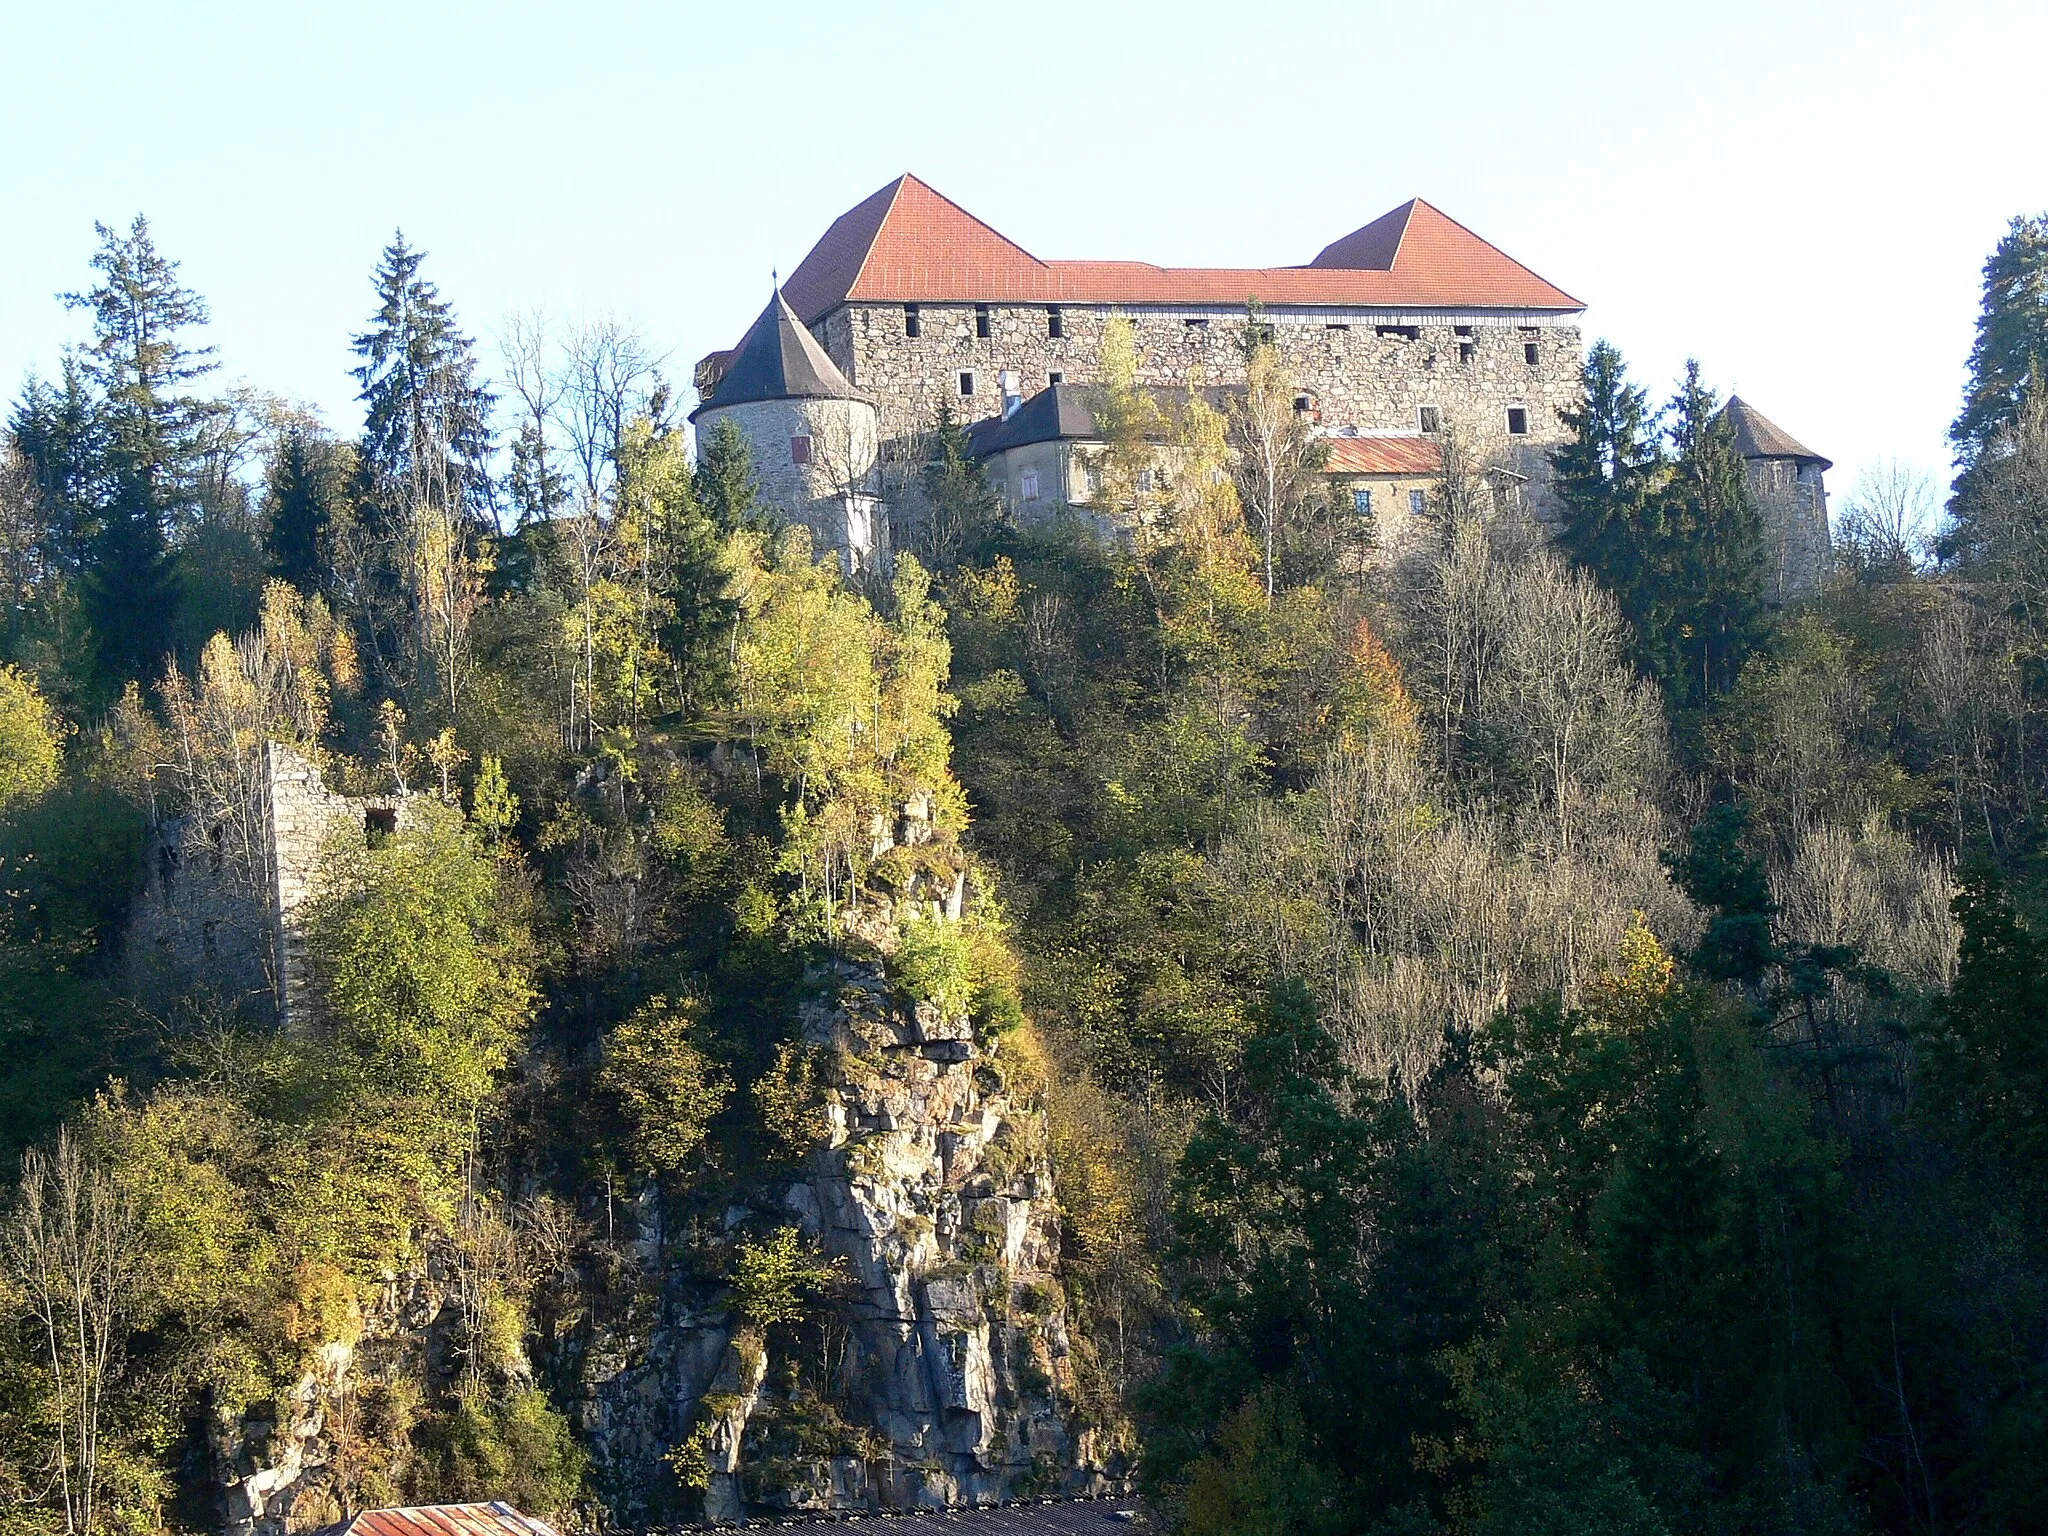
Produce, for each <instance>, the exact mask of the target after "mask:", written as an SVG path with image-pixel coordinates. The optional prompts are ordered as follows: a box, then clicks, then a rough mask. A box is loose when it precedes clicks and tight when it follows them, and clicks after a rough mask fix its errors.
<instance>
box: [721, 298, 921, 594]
mask: <svg viewBox="0 0 2048 1536" xmlns="http://www.w3.org/2000/svg"><path fill="white" fill-rule="evenodd" d="M690 420H691V422H692V423H693V424H694V425H695V426H696V428H697V440H698V442H699V444H700V445H701V444H702V443H703V441H704V438H705V436H706V434H708V433H710V432H712V431H714V430H715V429H716V428H717V427H718V425H719V423H720V422H725V421H730V422H731V423H733V424H734V425H735V426H737V427H738V428H739V429H740V431H741V432H742V433H744V434H745V436H746V439H747V446H748V448H749V449H751V450H752V453H753V459H754V474H755V476H756V478H757V479H758V480H759V481H760V486H761V496H762V499H763V500H765V501H766V502H768V503H769V504H770V505H772V506H774V507H776V508H778V509H780V510H781V512H782V513H783V514H784V515H785V516H786V517H788V518H789V519H790V520H791V521H792V522H797V523H802V524H803V525H804V526H805V527H807V528H809V529H810V531H811V539H812V542H813V544H814V546H815V547H816V548H817V549H818V550H819V551H820V552H821V553H822V552H823V551H825V550H828V549H829V550H831V551H833V552H834V553H835V554H837V555H838V556H839V558H840V560H841V562H842V563H843V564H844V565H845V567H846V569H847V571H848V573H849V574H851V573H855V572H859V571H863V570H868V569H871V568H876V567H880V566H885V565H886V564H887V562H888V555H889V547H888V545H889V532H888V519H887V518H886V517H884V516H883V508H882V503H881V495H880V484H881V482H880V476H879V470H878V462H879V457H880V451H881V435H880V427H879V421H878V418H877V416H876V413H875V407H874V403H873V402H872V401H871V400H869V399H868V398H867V397H866V396H865V395H863V394H862V393H861V392H860V391H859V390H857V389H855V388H854V387H853V386H852V385H851V384H849V383H848V382H847V380H846V375H845V374H843V373H841V372H840V371H839V368H838V366H837V365H836V364H835V363H834V362H833V361H832V359H831V358H830V357H828V356H827V355H826V353H825V349H824V348H823V347H822V346H820V345H819V344H818V341H817V338H816V337H814V336H812V335H811V333H810V331H809V330H808V329H807V328H806V327H805V325H804V323H803V322H802V321H801V320H799V319H798V318H797V317H796V313H795V311H793V310H792V309H791V308H790V307H789V305H788V304H786V303H785V302H783V298H782V290H781V289H779V288H778V289H777V290H776V291H775V294H774V296H773V297H772V298H771V299H769V301H768V307H767V308H766V309H764V310H762V311H761V318H760V319H758V320H756V321H755V322H754V324H753V328H752V329H751V330H749V331H748V332H747V335H746V339H745V340H743V341H742V342H741V343H740V344H739V346H738V347H737V348H736V349H735V351H734V352H733V355H732V361H731V363H730V365H729V366H728V367H727V368H726V370H725V372H724V374H723V375H722V376H721V377H720V378H719V380H718V384H717V387H716V388H714V389H713V390H712V391H711V393H710V395H709V396H708V397H707V398H706V399H705V401H704V403H703V404H702V405H700V406H698V407H697V409H696V410H695V411H694V412H692V413H691V416H690Z"/></svg>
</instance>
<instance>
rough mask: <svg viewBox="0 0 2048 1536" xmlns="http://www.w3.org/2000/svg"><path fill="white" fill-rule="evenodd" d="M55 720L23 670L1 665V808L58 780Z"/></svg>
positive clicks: (25, 798) (30, 797) (31, 796)
mask: <svg viewBox="0 0 2048 1536" xmlns="http://www.w3.org/2000/svg"><path fill="white" fill-rule="evenodd" d="M58 739H59V738H58V722H57V718H56V716H55V715H54V714H53V713H52V711H51V709H50V705H49V702H48V700H46V699H44V697H43V696H42V694H41V693H40V692H39V691H37V688H36V685H35V683H34V681H33V680H32V679H30V678H29V677H28V676H27V675H26V674H25V673H23V672H21V671H20V670H19V669H17V668H15V667H10V666H0V811H5V810H8V809H11V808H12V807H13V806H14V805H15V804H16V803H17V802H19V801H22V800H33V799H34V798H35V797H36V796H38V795H40V794H42V793H43V792H44V791H46V790H48V789H49V788H51V787H52V786H53V785H54V784H56V782H57V759H58V749H57V743H58Z"/></svg>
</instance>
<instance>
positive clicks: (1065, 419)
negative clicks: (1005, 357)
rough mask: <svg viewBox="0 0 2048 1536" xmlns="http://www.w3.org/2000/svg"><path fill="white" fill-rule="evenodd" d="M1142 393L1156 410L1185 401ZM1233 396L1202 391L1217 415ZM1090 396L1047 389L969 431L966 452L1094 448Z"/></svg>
mask: <svg viewBox="0 0 2048 1536" xmlns="http://www.w3.org/2000/svg"><path fill="white" fill-rule="evenodd" d="M1145 393H1146V394H1148V395H1150V396H1151V397H1152V399H1153V402H1154V403H1155V404H1158V405H1162V406H1164V405H1170V404H1172V403H1174V402H1177V401H1181V400H1185V399H1186V398H1187V393H1188V392H1187V391H1186V390H1185V389H1150V388H1148V389H1147V390H1146V391H1145ZM1233 393H1236V394H1241V393H1243V391H1242V390H1236V391H1233V390H1231V389H1228V388H1225V387H1221V386H1211V387H1208V388H1204V389H1203V390H1202V398H1203V399H1205V400H1207V401H1208V402H1209V404H1210V405H1212V406H1214V407H1215V408H1216V409H1217V410H1219V411H1220V410H1222V409H1223V403H1224V401H1225V400H1226V399H1227V398H1228V397H1229V396H1230V395H1232V394H1233ZM1093 395H1094V389H1093V388H1092V387H1091V386H1089V385H1086V384H1048V385H1047V386H1046V387H1045V388H1044V389H1042V390H1040V391H1039V392H1038V393H1037V394H1035V395H1033V396H1032V397H1031V398H1030V399H1029V400H1026V401H1025V402H1024V403H1023V404H1022V405H1020V406H1018V407H1017V409H1016V410H1015V411H1014V412H1012V413H1011V414H1010V415H1009V416H1008V417H1007V418H1005V417H1001V416H990V417H987V418H985V419H983V420H981V421H977V422H974V423H972V424H971V425H969V427H968V428H967V447H968V450H969V451H970V452H972V453H973V454H974V456H975V457H976V458H983V459H985V458H987V457H988V456H989V455H991V454H996V453H1001V452H1002V451H1003V450H1004V449H1005V448H1022V447H1024V446H1025V445H1026V444H1027V443H1052V442H1062V441H1078V442H1098V441H1100V440H1101V437H1102V434H1101V432H1100V431H1098V430H1097V428H1096V425H1095V408H1094V406H1093V405H1091V404H1090V403H1089V401H1090V399H1091V398H1092V396H1093ZM1152 435H1153V436H1154V437H1157V436H1159V434H1157V433H1154V434H1152Z"/></svg>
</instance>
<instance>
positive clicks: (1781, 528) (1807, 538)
mask: <svg viewBox="0 0 2048 1536" xmlns="http://www.w3.org/2000/svg"><path fill="white" fill-rule="evenodd" d="M1725 414H1726V415H1727V418H1728V421H1729V423H1730V425H1732V426H1733V427H1734V428H1735V446H1736V448H1737V450H1738V451H1739V452H1740V453H1741V454H1742V457H1743V461H1744V465H1745V467H1746V469H1747V472H1748V473H1747V478H1748V481H1749V499H1750V501H1751V502H1752V503H1753V504H1754V505H1755V507H1756V509H1757V512H1758V513H1759V514H1760V515H1761V516H1762V518H1763V525H1764V559H1765V572H1764V592H1765V595H1766V596H1767V597H1769V598H1770V600H1771V601H1772V602H1774V603H1783V602H1788V601H1790V600H1791V599H1792V598H1795V597H1798V596H1800V595H1801V594H1803V593H1807V592H1811V591H1812V590H1813V589H1814V588H1815V587H1817V586H1819V585H1820V581H1821V578H1822V577H1823V576H1824V575H1826V574H1827V565H1828V493H1827V486H1826V483H1825V480H1824V478H1823V477H1824V476H1825V475H1826V473H1827V472H1828V470H1830V469H1831V468H1833V467H1834V466H1833V463H1832V461H1830V460H1828V459H1824V458H1822V457H1821V456H1820V455H1819V454H1817V453H1815V452H1814V451H1813V450H1812V449H1811V448H1806V447H1803V446H1801V444H1800V443H1799V442H1798V440H1797V439H1795V438H1794V437H1793V436H1792V435H1791V434H1790V433H1788V432H1786V431H1785V430H1784V429H1783V428H1782V427H1780V426H1779V425H1778V424H1777V423H1776V422H1774V421H1772V420H1771V419H1770V418H1769V417H1767V416H1765V415H1764V413H1763V412H1762V411H1759V410H1758V409H1757V408H1756V407H1755V406H1753V405H1751V404H1750V403H1749V402H1748V401H1747V400H1744V399H1743V398H1742V397H1741V396H1740V395H1731V396H1729V398H1728V404H1727V406H1726V407H1725Z"/></svg>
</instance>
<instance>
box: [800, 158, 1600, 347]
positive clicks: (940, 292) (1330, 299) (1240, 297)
mask: <svg viewBox="0 0 2048 1536" xmlns="http://www.w3.org/2000/svg"><path fill="white" fill-rule="evenodd" d="M785 291H786V292H787V293H788V295H789V302H790V304H791V305H792V306H793V307H794V308H795V309H796V311H797V313H798V314H799V315H801V316H802V317H803V318H804V319H805V320H807V321H814V320H817V319H818V318H819V317H820V316H822V315H824V314H826V313H827V312H829V311H830V310H832V309H834V308H836V307H837V306H839V305H841V304H844V303H847V302H850V301H851V302H862V301H865V302H874V303H904V304H915V303H933V304H937V303H1000V304H1063V303H1064V304H1158V305H1168V306H1172V305H1199V306H1215V305H1232V306H1236V305H1241V304H1243V303H1245V302H1246V301H1247V300H1248V299H1257V300H1258V301H1259V302H1260V303H1262V304H1269V305H1307V306H1327V307H1333V308H1352V309H1374V308H1401V309H1511V310H1554V311H1561V312H1565V313H1572V312H1576V311H1577V310H1580V309H1582V308H1584V306H1583V305H1582V304H1580V303H1579V301H1578V300H1577V299H1574V298H1573V297H1572V296H1571V295H1570V294H1568V293H1566V292H1565V291H1564V290H1563V289H1561V288H1558V287H1556V286H1554V285H1553V284H1551V283H1548V282H1546V281H1544V280H1543V279H1542V278H1540V277H1538V276H1537V275H1536V274H1535V273H1534V272H1532V271H1530V270H1529V269H1528V268H1527V267H1525V266H1523V265H1522V264H1521V263H1520V262H1518V261H1515V260H1513V259H1512V258H1510V257H1508V256H1507V255H1505V254H1503V253H1502V252H1501V251H1500V250H1498V249H1497V248H1495V247H1494V246H1492V245H1489V244H1488V243H1487V242H1486V241H1484V240H1482V239H1480V238H1479V237H1478V236H1477V235H1475V234H1473V233H1472V232H1471V231H1470V230H1468V229H1466V228H1465V227H1464V226H1463V225H1462V224H1459V223H1457V222H1456V221H1455V220H1453V219H1450V218H1448V217H1446V216H1445V215H1444V214H1442V213H1440V212H1439V211H1438V210H1436V209H1435V208H1432V207H1431V206H1430V205H1429V204H1428V203H1425V202H1423V201H1422V200H1421V199H1420V198H1417V199H1414V200H1412V201H1410V202H1407V203H1404V204H1403V205H1402V206H1401V207H1399V208H1396V209H1394V210H1393V211H1392V212H1391V213H1388V214H1386V215H1384V216H1382V217H1380V218H1378V219H1375V220H1374V221H1373V222H1372V223H1370V224H1367V225H1365V226H1364V227H1363V228H1362V229H1358V230H1356V231H1354V232H1353V233H1351V234H1349V235H1346V236H1345V237H1344V238H1343V239H1341V240H1338V241H1336V242H1334V243H1333V244H1331V245H1329V246H1326V247H1324V249H1323V251H1322V253H1321V254H1320V255H1318V256H1317V257H1316V259H1315V260H1314V261H1313V262H1311V263H1310V264H1309V265H1307V266H1297V267H1216V268H1212V267H1155V266H1152V265H1150V264H1148V263H1145V262H1139V261H1042V260H1040V259H1039V258H1038V257H1036V256H1033V255H1032V254H1031V253H1030V252H1029V251H1027V250H1025V249H1024V248H1023V247H1022V246H1020V245H1018V244H1017V243H1016V242H1015V241H1013V240H1010V239H1008V238H1006V237H1005V236H1003V235H1000V234H998V233H997V232H996V231H995V230H993V229H991V228H989V227H988V225H986V224H984V223H982V222H981V220H979V219H977V218H975V217H974V215H972V214H971V213H968V212H967V211H966V210H965V209H963V208H962V207H960V205H959V204H957V203H955V202H952V201H951V200H949V199H947V198H945V197H942V196H940V195H939V194H938V193H937V192H935V191H933V190H932V189H931V188H930V187H928V186H926V185H925V184H924V183H923V182H921V181H919V180H918V179H917V178H916V177H915V176H909V175H905V176H899V177H897V178H896V180H894V181H892V182H890V183H889V185H887V186H886V187H883V188H882V189H881V190H880V191H879V192H877V193H875V194H874V196H872V197H870V198H868V199H867V200H866V201H864V202H862V203H860V204H859V205H858V206H856V207H854V208H852V209H850V210H849V211H848V212H846V213H844V214H841V215H840V217H839V218H838V219H837V220H835V221H834V223H833V225H832V227H831V228H830V229H828V230H827V231H826V232H825V235H824V238H823V239H821V240H820V241H819V242H818V243H817V244H816V245H815V246H813V247H812V248H811V252H810V254H809V255H808V256H806V257H805V258H804V259H803V262H802V264H801V265H799V266H798V267H797V269H796V271H795V272H793V273H791V274H790V278H789V281H788V283H787V284H786V285H785Z"/></svg>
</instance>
